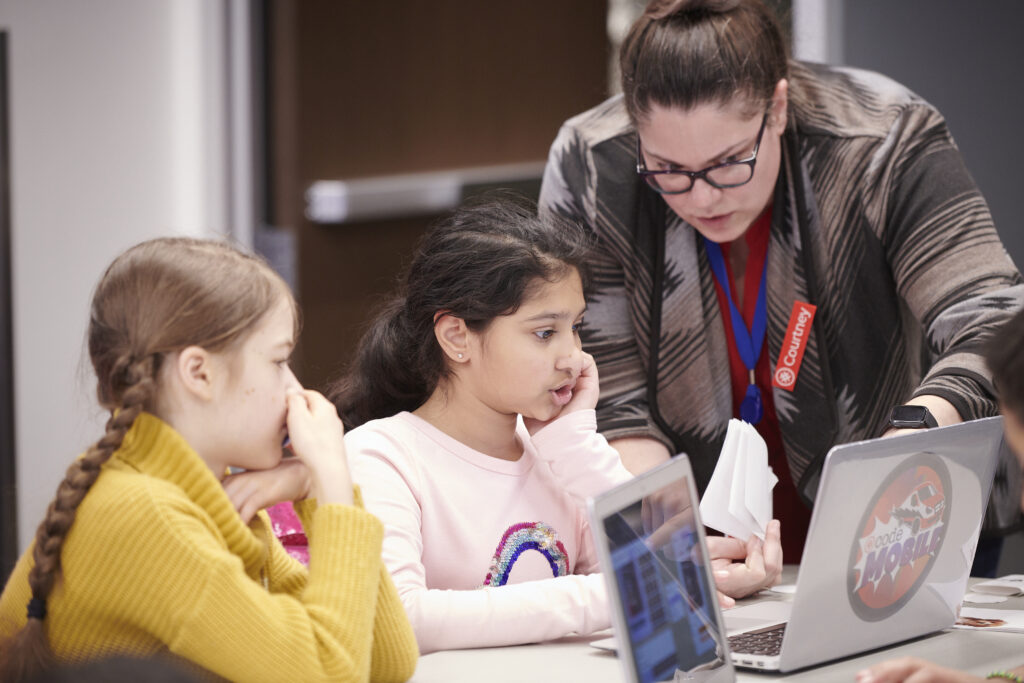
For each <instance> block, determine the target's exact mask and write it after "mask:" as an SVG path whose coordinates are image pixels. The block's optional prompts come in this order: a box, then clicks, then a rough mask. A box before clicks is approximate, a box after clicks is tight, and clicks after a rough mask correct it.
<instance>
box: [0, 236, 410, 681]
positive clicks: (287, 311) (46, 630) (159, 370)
mask: <svg viewBox="0 0 1024 683" xmlns="http://www.w3.org/2000/svg"><path fill="white" fill-rule="evenodd" d="M297 331H298V322H297V311H296V305H295V301H294V299H293V298H292V295H291V293H290V292H289V290H288V287H287V285H285V283H284V281H283V280H281V278H280V277H278V276H277V275H276V274H275V273H274V272H273V271H272V270H271V269H270V268H269V267H268V266H267V265H266V264H264V263H263V262H262V261H260V260H258V259H255V258H253V257H251V256H247V255H244V254H242V253H240V252H238V251H236V250H234V249H232V248H230V247H228V246H226V245H223V244H220V243H216V242H207V241H199V240H191V239H160V240H153V241H150V242H145V243H143V244H141V245H138V246H136V247H133V248H132V249H129V250H128V251H127V252H125V253H124V254H122V255H121V256H119V257H118V258H117V259H116V260H115V261H114V263H113V264H112V265H111V266H110V267H109V268H108V269H107V272H106V273H105V274H104V276H103V278H102V280H101V281H100V283H99V285H98V287H97V290H96V293H95V295H94V297H93V302H92V311H91V319H90V323H89V333H88V341H89V355H90V357H91V360H92V365H93V368H94V369H95V371H96V376H97V379H98V391H97V393H98V396H99V400H100V403H101V404H102V405H103V407H104V408H106V409H109V410H110V412H111V417H110V420H109V421H108V422H107V427H106V433H105V434H104V435H103V437H102V438H100V440H99V441H97V442H96V444H95V445H94V446H92V447H91V448H90V449H89V450H88V452H87V453H85V455H83V456H82V457H80V458H79V459H78V460H76V461H75V463H74V464H73V465H71V467H70V468H69V469H68V471H67V475H66V476H65V478H64V480H63V481H62V482H61V484H60V486H59V488H58V490H57V496H56V498H55V500H54V501H53V503H51V504H50V507H49V510H48V511H47V514H46V518H45V519H44V520H43V522H42V524H40V526H39V530H38V532H37V533H36V539H35V542H34V543H33V544H32V545H31V546H30V547H29V549H28V550H27V551H26V553H25V554H24V555H23V556H22V557H21V559H20V560H19V562H18V564H17V566H16V567H15V569H14V572H13V573H12V574H11V576H10V578H9V580H8V582H7V585H6V587H5V588H4V591H3V595H2V596H0V680H3V681H18V680H24V679H26V678H28V677H30V676H32V675H34V674H35V673H37V672H39V671H40V670H43V669H46V668H49V667H51V666H54V665H55V664H57V663H76V662H82V661H87V660H93V659H99V658H102V657H105V656H110V655H128V656H138V657H151V656H167V655H172V656H175V657H177V658H180V659H183V660H187V661H189V662H191V663H193V664H194V665H197V666H198V667H200V668H201V669H205V670H207V671H208V672H212V673H213V674H216V675H218V676H221V677H224V678H228V679H231V680H236V681H258V680H268V681H269V680H286V679H290V680H303V681H309V680H335V681H337V680H345V681H349V680H351V681H366V680H375V681H377V680H379V681H392V680H393V681H402V680H405V679H407V678H408V677H410V676H411V675H412V672H413V670H414V669H415V666H416V659H417V656H418V655H417V651H416V641H415V638H414V636H413V634H412V631H411V629H410V627H409V623H408V621H407V619H406V617H405V614H404V612H403V610H402V606H401V603H400V602H399V600H398V596H397V594H396V592H395V588H394V586H393V585H392V583H391V579H390V578H389V576H388V572H387V570H386V569H385V568H384V566H383V564H382V562H381V539H382V535H383V529H382V527H381V524H380V522H379V521H378V520H377V519H376V518H374V517H373V516H371V515H370V514H369V513H367V512H366V511H365V510H364V509H363V506H362V501H361V500H360V496H359V492H358V490H355V491H354V490H353V486H352V483H351V480H350V478H349V473H348V467H347V464H346V458H345V452H344V446H343V443H344V442H343V439H342V427H341V423H340V421H339V420H338V416H337V413H336V412H335V410H334V407H333V406H332V405H331V404H330V403H329V402H327V401H326V400H325V399H324V398H323V397H322V396H321V395H320V394H318V393H316V392H313V391H304V390H302V388H301V386H299V383H298V381H297V380H296V379H295V376H294V375H293V374H292V372H291V370H290V368H289V367H288V360H289V356H290V354H291V350H292V347H293V346H294V343H295V337H296V333H297ZM286 437H288V438H290V441H291V448H292V449H293V451H294V453H295V455H296V456H297V457H296V458H295V459H294V460H284V461H282V442H283V441H284V440H285V438H286ZM228 467H238V468H243V469H245V470H254V471H256V472H254V473H253V475H252V476H250V475H248V474H246V473H242V474H238V475H232V476H230V477H227V478H225V477H224V473H225V472H226V470H227V468H228ZM260 470H274V471H275V472H276V473H277V476H274V477H268V476H267V473H266V472H259V471H260ZM268 480H269V481H270V482H271V483H270V485H269V486H267V485H266V482H267V481H268ZM293 499H295V500H298V501H299V502H297V503H296V505H295V507H296V510H297V511H298V513H299V515H300V517H302V520H303V522H304V524H305V528H306V530H307V533H308V534H309V536H310V567H309V570H308V571H307V570H306V569H305V568H304V567H302V566H301V565H300V564H299V563H298V562H296V561H294V560H292V559H291V558H290V557H288V555H287V554H286V553H285V551H284V549H283V548H282V547H281V545H280V543H279V542H277V540H276V539H275V538H274V535H273V533H272V531H271V529H270V527H269V523H268V520H267V519H266V516H265V514H264V513H260V514H256V510H258V509H261V508H263V507H265V506H266V505H269V504H271V503H274V502H277V501H280V500H293ZM247 522H248V523H247Z"/></svg>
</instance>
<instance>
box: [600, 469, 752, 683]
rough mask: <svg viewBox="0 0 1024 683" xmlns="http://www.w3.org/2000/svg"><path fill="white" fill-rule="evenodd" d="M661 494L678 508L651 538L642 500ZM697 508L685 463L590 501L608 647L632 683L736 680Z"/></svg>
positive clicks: (642, 478) (643, 476)
mask: <svg viewBox="0 0 1024 683" xmlns="http://www.w3.org/2000/svg"><path fill="white" fill-rule="evenodd" d="M663 489H664V490H675V491H678V492H682V505H681V506H680V508H681V509H680V510H679V511H678V513H677V514H675V515H674V516H673V517H672V519H670V520H668V521H667V523H666V524H664V525H662V526H661V527H660V530H659V533H658V534H657V535H655V534H652V533H650V530H649V529H647V527H648V526H649V523H648V524H645V523H644V517H645V513H648V512H650V508H649V507H647V503H646V502H645V499H647V500H649V499H650V497H651V496H652V495H657V494H658V493H659V492H660V491H662V490H663ZM676 499H677V500H678V499H679V496H678V494H677V496H676ZM697 503H698V500H697V491H696V489H695V488H694V484H693V475H692V473H691V471H690V463H689V461H688V460H687V459H686V456H677V457H675V458H673V459H672V460H671V461H669V462H667V463H665V464H663V465H660V466H659V467H657V468H655V469H653V470H651V471H649V472H645V473H644V474H642V475H640V476H639V477H636V478H635V479H633V480H632V481H628V482H625V483H624V484H621V485H619V486H617V487H615V488H614V489H612V490H610V491H607V492H606V493H604V494H602V495H600V496H598V497H596V498H594V499H591V500H590V522H591V527H592V529H593V533H594V540H595V543H596V545H597V549H598V555H599V557H600V561H601V569H602V571H603V572H604V575H605V578H606V580H607V584H608V603H609V606H610V609H611V612H612V625H613V627H614V630H615V647H616V649H617V650H618V654H619V661H620V662H621V663H622V667H623V673H624V674H625V680H627V681H630V682H631V683H653V682H654V681H674V680H686V681H715V682H717V681H732V680H735V673H734V671H733V668H732V664H731V663H730V661H729V655H728V650H727V647H728V646H727V644H726V635H725V628H724V626H723V622H722V616H721V613H720V611H719V609H718V601H717V597H716V593H715V589H714V583H713V582H712V578H711V573H710V563H709V562H708V561H707V559H706V552H705V548H706V545H705V543H704V527H703V525H702V524H701V523H700V519H699V512H698V509H697ZM655 545H657V546H659V547H657V548H655V547H653V546H655Z"/></svg>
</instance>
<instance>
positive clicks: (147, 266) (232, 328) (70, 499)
mask: <svg viewBox="0 0 1024 683" xmlns="http://www.w3.org/2000/svg"><path fill="white" fill-rule="evenodd" d="M282 300H285V301H287V302H289V303H290V305H291V306H292V310H293V312H294V311H296V307H295V301H294V299H293V298H292V295H291V292H290V291H289V289H288V286H287V285H286V284H285V283H284V281H283V280H282V279H281V278H280V277H279V276H278V275H277V274H276V273H275V272H274V271H273V270H271V268H270V267H269V266H268V265H267V264H266V263H264V262H263V261H261V260H259V259H258V258H256V257H253V256H249V255H247V254H243V253H241V252H239V251H238V250H236V249H234V248H232V247H230V246H229V245H227V244H224V243H221V242H213V241H205V240H196V239H189V238H165V239H156V240H150V241H148V242H143V243H142V244H139V245H136V246H134V247H132V248H131V249H129V250H128V251H126V252H124V253H123V254H121V255H120V256H118V257H117V258H116V259H115V260H114V262H113V263H112V264H110V267H109V268H107V270H106V272H105V273H104V274H103V277H102V278H101V279H100V282H99V284H98V285H97V287H96V292H95V293H94V294H93V299H92V308H91V311H90V318H89V330H88V345H89V358H90V360H91V361H92V367H93V370H94V371H95V372H96V380H97V388H96V393H97V396H98V398H99V402H100V405H101V406H103V407H104V408H106V409H107V410H109V411H110V419H109V420H108V421H107V426H106V433H105V434H104V435H103V437H102V438H101V439H100V440H99V441H97V442H96V443H95V444H94V445H93V446H92V447H90V448H89V450H88V452H87V453H86V454H85V455H84V456H82V457H81V458H79V459H77V460H76V461H75V462H74V463H73V464H72V465H71V467H69V468H68V471H67V473H66V474H65V476H64V480H63V481H62V482H61V483H60V485H59V486H58V488H57V496H56V498H55V499H54V500H53V502H51V503H50V506H49V508H48V509H47V511H46V517H44V518H43V521H42V523H41V524H40V525H39V529H38V530H37V531H36V538H35V545H34V546H33V548H32V560H33V566H32V569H31V570H30V571H29V575H28V582H29V586H30V587H31V589H32V598H31V600H30V602H29V604H28V616H29V618H28V621H27V623H26V624H25V626H24V627H23V628H22V629H21V630H19V631H18V632H17V633H15V634H14V635H12V636H11V637H10V638H8V639H6V640H4V641H3V642H0V680H2V681H23V680H26V679H29V678H31V677H33V676H36V675H39V674H41V673H42V672H43V671H46V670H49V669H52V667H53V666H54V665H55V661H54V656H53V652H52V650H51V649H50V645H49V641H48V639H47V636H46V629H45V625H44V623H43V619H44V617H45V615H46V600H47V598H48V597H49V595H50V591H51V589H52V588H53V584H54V581H55V580H56V578H57V573H58V572H59V571H60V554H61V548H62V547H63V544H64V539H65V537H66V536H67V533H68V531H69V530H70V528H71V525H72V523H73V522H74V521H75V512H76V511H77V509H78V506H79V504H80V503H81V502H82V500H83V499H84V498H85V495H86V493H88V491H89V488H90V487H91V486H92V485H93V483H95V481H96V479H97V478H98V477H99V475H100V469H101V467H102V465H103V464H104V463H105V462H106V461H107V460H109V459H110V457H111V456H112V455H113V454H114V452H115V451H116V450H117V449H118V448H120V447H121V443H122V441H123V440H124V437H125V434H126V433H127V432H128V430H129V429H130V428H131V426H132V424H133V423H134V422H135V418H136V417H138V415H139V413H141V412H142V411H143V410H147V409H148V410H152V403H153V400H154V398H155V396H156V392H157V373H158V372H159V370H160V365H161V361H162V360H163V357H164V355H165V354H168V353H173V352H175V351H180V350H181V349H184V348H186V347H188V346H201V347H203V348H205V349H208V350H210V351H223V350H227V349H229V348H231V347H232V345H234V344H237V343H241V342H242V341H243V340H244V339H245V338H246V337H247V336H248V334H249V333H250V332H251V331H252V330H253V329H254V328H255V327H256V326H257V324H258V323H259V322H260V320H261V319H262V318H263V316H264V315H266V314H267V312H268V311H270V310H271V309H272V308H273V307H274V306H275V305H277V304H278V302H280V301H282ZM295 320H296V325H297V320H298V317H297V315H296V317H295Z"/></svg>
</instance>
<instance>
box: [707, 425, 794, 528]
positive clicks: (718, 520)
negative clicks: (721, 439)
mask: <svg viewBox="0 0 1024 683" xmlns="http://www.w3.org/2000/svg"><path fill="white" fill-rule="evenodd" d="M778 481H779V478H778V477H776V476H775V473H774V472H772V468H771V467H769V466H768V446H766V445H765V443H764V439H762V438H761V435H760V434H758V433H757V430H756V429H754V427H753V426H752V425H750V424H748V423H746V422H742V421H740V420H729V427H728V430H727V431H726V433H725V443H723V444H722V452H721V454H720V455H719V456H718V464H717V465H716V466H715V471H714V473H713V474H712V475H711V481H710V482H708V486H707V489H705V491H704V497H703V498H702V499H701V501H700V514H701V517H702V518H703V522H704V524H705V525H706V526H708V527H711V528H712V529H715V530H716V531H721V532H722V533H723V534H726V535H728V536H733V537H735V538H738V539H740V540H741V541H744V542H746V541H747V539H749V538H750V535H751V534H754V535H755V536H757V537H758V538H760V539H761V540H764V534H765V530H766V529H767V527H768V522H769V521H771V518H772V489H773V488H774V487H775V484H776V483H778Z"/></svg>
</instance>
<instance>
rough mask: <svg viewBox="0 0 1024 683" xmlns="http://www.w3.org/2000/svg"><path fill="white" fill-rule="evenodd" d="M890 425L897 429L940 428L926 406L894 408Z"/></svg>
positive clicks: (890, 414)
mask: <svg viewBox="0 0 1024 683" xmlns="http://www.w3.org/2000/svg"><path fill="white" fill-rule="evenodd" d="M889 424H891V425H892V426H893V427H896V428H897V429H924V428H927V427H938V426H939V423H938V422H936V421H935V417H934V416H933V415H932V414H931V412H930V411H929V410H928V409H927V408H925V407H924V406H893V409H892V412H891V413H889Z"/></svg>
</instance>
